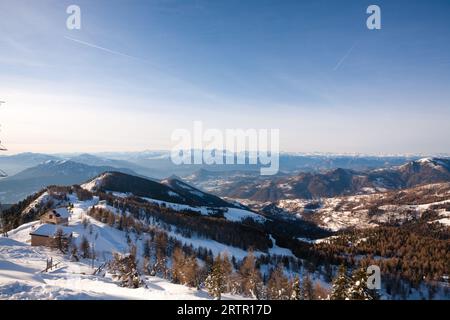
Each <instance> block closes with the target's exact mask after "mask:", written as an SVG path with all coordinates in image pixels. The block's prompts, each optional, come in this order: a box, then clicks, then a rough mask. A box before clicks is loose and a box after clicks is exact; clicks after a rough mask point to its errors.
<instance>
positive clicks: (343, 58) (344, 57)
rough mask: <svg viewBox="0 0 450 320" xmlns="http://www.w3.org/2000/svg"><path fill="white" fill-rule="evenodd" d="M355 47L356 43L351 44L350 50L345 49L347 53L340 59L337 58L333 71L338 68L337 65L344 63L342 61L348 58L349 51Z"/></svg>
mask: <svg viewBox="0 0 450 320" xmlns="http://www.w3.org/2000/svg"><path fill="white" fill-rule="evenodd" d="M355 47H356V43H355V44H353V46H352V47H351V48H350V50H348V51H347V53H346V54H345V55H344V56H343V57H342V59H341V60H339V62H338V63H337V64H336V66H335V67H334V68H333V71H336V70H337V69H339V67H340V66H341V65H342V64H343V63H344V61H345V60H346V59H347V58H348V56H349V55H350V53H352V51H353V49H354V48H355Z"/></svg>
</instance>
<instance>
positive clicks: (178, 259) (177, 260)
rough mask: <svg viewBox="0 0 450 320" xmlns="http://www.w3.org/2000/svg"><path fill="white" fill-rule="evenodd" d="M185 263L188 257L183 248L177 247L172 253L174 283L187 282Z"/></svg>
mask: <svg viewBox="0 0 450 320" xmlns="http://www.w3.org/2000/svg"><path fill="white" fill-rule="evenodd" d="M185 264H186V257H185V255H184V252H183V250H181V248H180V247H176V248H175V249H174V250H173V254H172V281H173V282H174V283H180V284H185V283H186V276H185V274H184V271H185Z"/></svg>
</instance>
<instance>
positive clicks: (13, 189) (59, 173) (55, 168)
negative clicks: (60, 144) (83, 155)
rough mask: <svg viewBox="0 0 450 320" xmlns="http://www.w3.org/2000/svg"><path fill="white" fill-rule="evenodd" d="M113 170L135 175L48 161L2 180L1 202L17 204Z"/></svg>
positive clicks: (78, 164)
mask: <svg viewBox="0 0 450 320" xmlns="http://www.w3.org/2000/svg"><path fill="white" fill-rule="evenodd" d="M111 170H115V171H117V170H119V171H123V172H126V173H130V174H135V173H134V172H133V171H132V170H129V169H117V168H113V167H108V166H89V165H85V164H81V163H77V162H73V161H68V160H48V161H46V162H44V163H41V164H39V165H37V166H35V167H31V168H28V169H25V170H23V171H21V172H19V173H17V174H15V175H13V176H11V177H8V178H5V179H3V180H0V191H1V193H0V200H1V201H2V202H3V203H15V202H17V201H19V200H21V199H23V198H25V197H26V196H28V195H30V194H32V193H34V192H36V191H38V190H40V189H42V188H44V187H46V186H49V185H73V184H80V183H83V182H85V181H87V180H88V179H91V178H93V177H95V176H97V175H99V174H100V173H102V172H105V171H111Z"/></svg>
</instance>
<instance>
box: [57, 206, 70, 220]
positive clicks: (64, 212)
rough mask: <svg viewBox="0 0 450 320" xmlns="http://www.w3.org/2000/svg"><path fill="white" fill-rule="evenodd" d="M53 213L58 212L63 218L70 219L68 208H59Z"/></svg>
mask: <svg viewBox="0 0 450 320" xmlns="http://www.w3.org/2000/svg"><path fill="white" fill-rule="evenodd" d="M53 212H56V213H57V214H58V215H59V216H60V217H61V218H69V217H70V213H69V211H68V210H67V208H57V209H55V210H53Z"/></svg>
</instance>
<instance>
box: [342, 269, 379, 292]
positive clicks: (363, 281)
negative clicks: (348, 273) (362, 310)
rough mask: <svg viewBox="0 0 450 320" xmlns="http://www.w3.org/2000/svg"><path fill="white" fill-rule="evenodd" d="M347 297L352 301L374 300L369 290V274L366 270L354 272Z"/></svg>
mask: <svg viewBox="0 0 450 320" xmlns="http://www.w3.org/2000/svg"><path fill="white" fill-rule="evenodd" d="M347 297H348V299H350V300H373V299H374V298H375V297H373V296H372V295H371V293H370V292H369V290H368V289H367V272H366V270H365V269H364V268H359V269H356V270H355V271H354V272H353V274H352V279H351V284H350V286H349V288H348V290H347Z"/></svg>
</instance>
